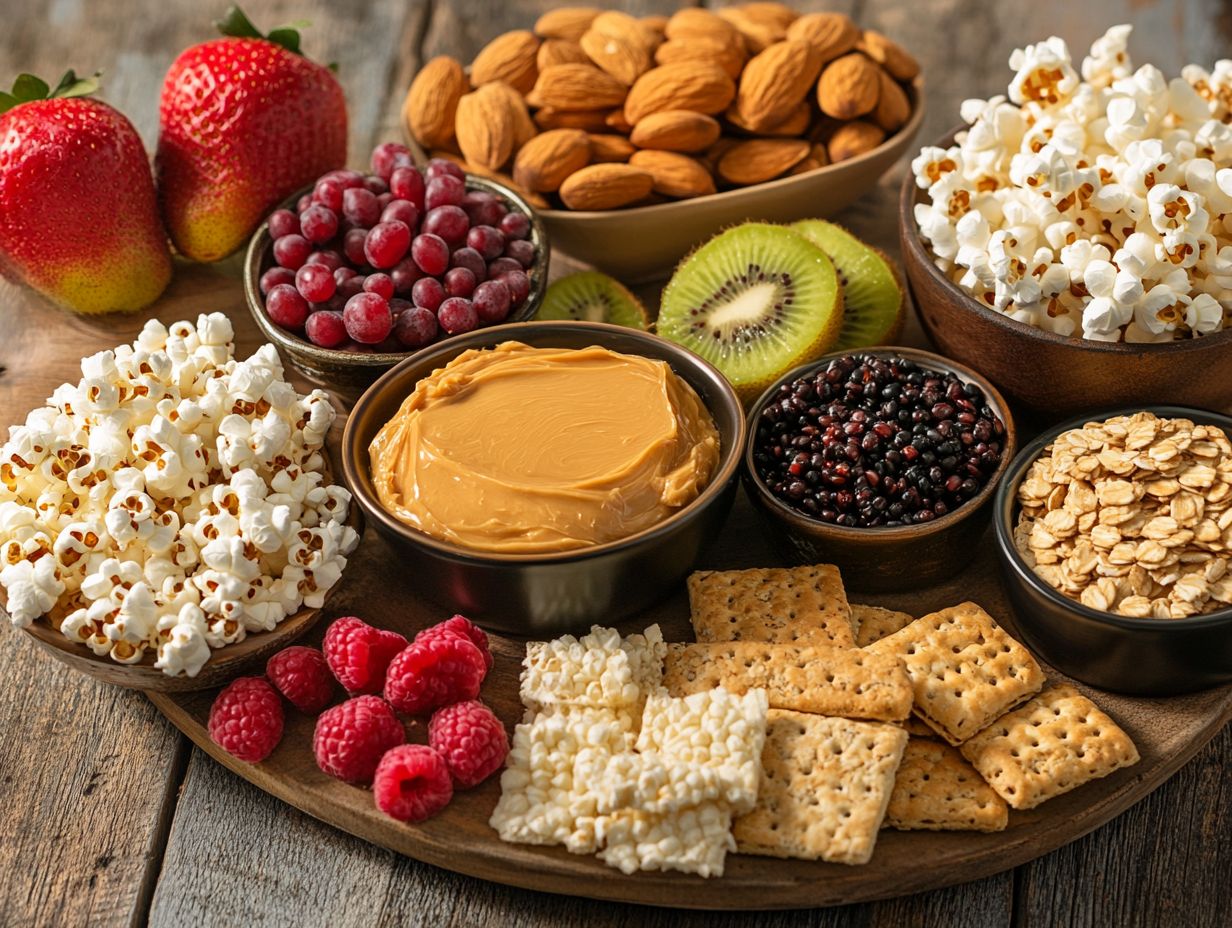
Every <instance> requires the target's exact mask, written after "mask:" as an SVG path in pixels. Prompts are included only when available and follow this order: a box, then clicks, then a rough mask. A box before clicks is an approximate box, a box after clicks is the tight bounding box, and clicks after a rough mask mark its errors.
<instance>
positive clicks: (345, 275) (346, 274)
mask: <svg viewBox="0 0 1232 928" xmlns="http://www.w3.org/2000/svg"><path fill="white" fill-rule="evenodd" d="M358 276H359V271H357V270H355V268H353V267H339V268H335V269H334V282H335V283H336V284H338V286H339V287H341V286H342V282H343V281H344V280H350V279H351V278H352V277H358Z"/></svg>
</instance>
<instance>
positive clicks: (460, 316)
mask: <svg viewBox="0 0 1232 928" xmlns="http://www.w3.org/2000/svg"><path fill="white" fill-rule="evenodd" d="M436 321H437V322H438V323H439V324H440V327H441V328H442V329H444V330H445V331H446V332H448V333H449V334H450V335H460V334H461V333H462V332H469V331H471V330H472V329H476V328H478V327H479V314H478V313H476V312H475V307H474V306H473V305H472V304H471V301H470V300H467V299H463V298H462V297H459V296H455V297H450V298H449V299H447V300H446V301H445V302H444V303H442V304H441V308H440V309H439V310H438V311H437V313H436Z"/></svg>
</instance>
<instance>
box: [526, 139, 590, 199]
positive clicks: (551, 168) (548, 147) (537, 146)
mask: <svg viewBox="0 0 1232 928" xmlns="http://www.w3.org/2000/svg"><path fill="white" fill-rule="evenodd" d="M589 163H590V141H589V140H588V139H587V138H586V133H585V132H583V131H582V130H581V129H553V130H552V131H550V132H544V133H542V134H541V135H537V136H535V137H534V138H533V139H531V140H530V141H529V142H527V143H526V144H525V145H523V146H522V149H521V150H520V151H519V152H518V155H517V157H516V158H515V159H514V161H513V179H514V181H516V182H517V184H518V186H519V187H521V188H523V189H525V190H534V191H535V192H537V193H555V192H556V191H557V190H559V189H560V185H561V184H562V183H564V181H565V178H566V177H568V176H569V175H570V174H572V173H573V172H574V171H580V170H581V169H582V168H584V167H586V165H587V164H589Z"/></svg>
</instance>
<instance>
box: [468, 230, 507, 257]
mask: <svg viewBox="0 0 1232 928" xmlns="http://www.w3.org/2000/svg"><path fill="white" fill-rule="evenodd" d="M466 244H467V245H469V246H470V247H471V248H474V249H475V250H476V251H477V252H479V253H480V254H481V255H483V256H484V257H485V258H487V259H488V260H489V261H491V260H492V259H493V258H499V257H500V256H501V252H503V251H504V250H505V236H504V235H503V234H502V233H501V231H500V230H499V229H494V228H492V227H491V226H472V227H471V230H470V231H469V232H467V233H466Z"/></svg>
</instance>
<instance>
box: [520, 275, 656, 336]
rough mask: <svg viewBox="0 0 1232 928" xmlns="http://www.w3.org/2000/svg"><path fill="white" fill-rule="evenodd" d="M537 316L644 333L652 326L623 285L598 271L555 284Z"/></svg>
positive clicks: (636, 301)
mask: <svg viewBox="0 0 1232 928" xmlns="http://www.w3.org/2000/svg"><path fill="white" fill-rule="evenodd" d="M536 316H537V318H539V319H579V320H581V321H583V322H610V323H612V324H613V325H623V326H627V327H629V328H631V329H643V330H645V329H646V327H647V326H648V325H649V324H650V316H648V315H647V314H646V307H645V306H643V305H642V302H641V300H639V299H638V298H637V297H635V296H634V295H633V294H632V293H630V292H629V291H628V289H626V288H625V287H624V285H622V284H621V283H620V282H619V281H617V280H613V279H612V278H611V277H608V276H607V275H606V274H600V273H599V272H598V271H581V272H580V273H577V274H568V275H566V276H565V277H561V278H559V279H557V280H554V281H552V283H551V284H549V285H548V292H547V294H546V295H545V296H544V298H543V305H541V306H540V307H539V312H538V313H537V314H536Z"/></svg>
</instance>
